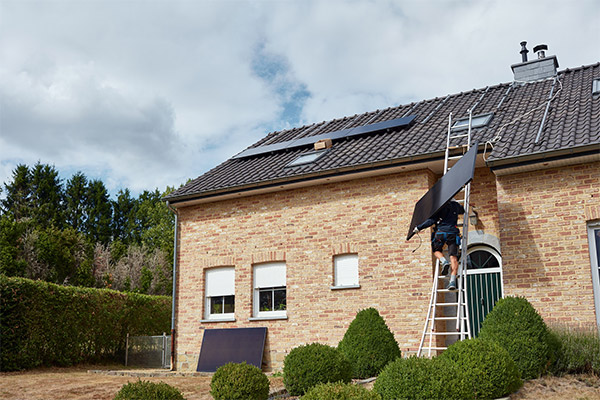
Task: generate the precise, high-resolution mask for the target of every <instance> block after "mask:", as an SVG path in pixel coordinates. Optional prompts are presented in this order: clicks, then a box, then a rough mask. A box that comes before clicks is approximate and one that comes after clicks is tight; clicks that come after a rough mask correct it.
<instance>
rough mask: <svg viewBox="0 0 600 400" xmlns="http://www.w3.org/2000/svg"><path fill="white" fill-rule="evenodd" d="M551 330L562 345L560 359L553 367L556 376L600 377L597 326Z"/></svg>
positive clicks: (599, 344) (599, 340) (559, 326)
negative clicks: (586, 375)
mask: <svg viewBox="0 0 600 400" xmlns="http://www.w3.org/2000/svg"><path fill="white" fill-rule="evenodd" d="M550 330H551V332H552V334H553V335H554V336H555V337H556V338H557V339H558V342H559V343H560V349H559V351H558V358H557V360H556V362H555V364H554V365H553V367H552V372H553V373H554V374H555V375H559V376H561V375H565V374H590V373H591V374H595V375H597V376H600V337H599V336H598V330H597V329H596V327H595V326H593V327H577V328H569V327H566V326H561V325H555V326H551V327H550Z"/></svg>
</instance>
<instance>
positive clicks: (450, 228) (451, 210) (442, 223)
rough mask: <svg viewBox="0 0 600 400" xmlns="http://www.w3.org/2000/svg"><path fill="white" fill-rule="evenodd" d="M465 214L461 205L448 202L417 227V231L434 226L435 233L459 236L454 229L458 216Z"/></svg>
mask: <svg viewBox="0 0 600 400" xmlns="http://www.w3.org/2000/svg"><path fill="white" fill-rule="evenodd" d="M464 213H465V209H464V207H463V206H462V205H460V204H459V203H458V202H456V201H454V200H450V201H449V202H448V203H446V204H445V205H444V206H443V207H442V208H440V210H439V211H438V212H437V213H435V214H434V215H433V216H432V217H431V218H429V219H426V220H425V221H424V222H423V223H422V224H420V225H418V226H417V228H418V229H419V230H423V229H425V228H428V227H430V226H431V225H434V224H436V225H437V226H436V232H446V233H454V234H459V233H460V231H459V230H458V228H457V227H456V224H457V223H458V216H459V215H461V214H464Z"/></svg>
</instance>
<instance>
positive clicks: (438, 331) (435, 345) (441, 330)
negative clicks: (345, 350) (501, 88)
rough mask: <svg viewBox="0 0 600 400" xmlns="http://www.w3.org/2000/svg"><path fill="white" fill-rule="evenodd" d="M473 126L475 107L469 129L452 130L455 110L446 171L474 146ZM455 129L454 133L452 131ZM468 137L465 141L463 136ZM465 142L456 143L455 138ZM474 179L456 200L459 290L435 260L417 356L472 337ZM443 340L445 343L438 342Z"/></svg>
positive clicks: (446, 157) (450, 119) (450, 118)
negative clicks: (470, 290)
mask: <svg viewBox="0 0 600 400" xmlns="http://www.w3.org/2000/svg"><path fill="white" fill-rule="evenodd" d="M471 128H472V110H469V125H468V128H467V132H466V133H456V132H453V131H452V113H450V115H449V116H448V135H447V138H446V152H445V156H444V175H445V174H446V173H447V172H448V171H449V170H450V167H449V162H451V161H453V160H458V159H460V158H461V157H462V154H464V153H466V152H467V151H468V150H469V148H470V147H471ZM453 133H454V134H453ZM465 138H466V144H465V143H464V139H465ZM458 139H460V142H463V143H462V144H459V145H456V144H454V143H455V142H457V141H459V140H458ZM460 150H462V154H461V155H452V156H451V155H450V154H451V153H453V152H455V151H460ZM470 191H471V183H470V182H469V183H467V184H466V185H464V186H463V187H462V189H461V191H460V192H459V194H458V195H457V196H456V197H459V196H460V194H461V193H462V196H463V198H462V199H460V200H457V201H458V202H459V203H461V202H462V204H463V207H464V209H465V213H464V215H463V220H462V240H461V242H460V256H461V257H460V260H459V264H458V276H457V280H458V282H457V283H458V290H452V291H451V290H448V289H446V288H445V282H444V281H445V278H446V277H444V276H441V275H440V261H439V260H437V261H436V264H435V274H434V277H433V285H432V288H431V299H430V301H429V307H428V309H427V318H426V320H425V326H424V328H423V335H422V336H421V343H420V344H419V351H418V352H417V356H418V357H421V356H422V355H424V351H427V357H431V356H433V355H437V353H438V352H440V351H443V350H446V349H447V348H448V341H449V340H451V339H452V338H453V337H456V338H457V340H464V339H470V338H471V326H470V322H469V307H468V302H467V274H466V271H467V245H468V242H469V240H468V239H469V212H470V207H469V195H470ZM442 340H443V342H444V343H443V345H440V344H439V342H440V341H442Z"/></svg>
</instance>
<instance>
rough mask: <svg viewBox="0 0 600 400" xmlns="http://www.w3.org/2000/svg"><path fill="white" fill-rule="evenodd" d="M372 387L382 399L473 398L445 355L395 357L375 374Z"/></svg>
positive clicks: (459, 370) (460, 373)
mask: <svg viewBox="0 0 600 400" xmlns="http://www.w3.org/2000/svg"><path fill="white" fill-rule="evenodd" d="M373 391H375V392H376V393H378V394H379V395H380V396H381V398H382V399H383V400H397V399H419V400H420V399H461V400H469V399H475V394H474V392H473V390H472V388H471V386H470V385H469V382H468V380H467V379H466V378H465V376H464V375H463V373H462V370H461V369H460V368H458V367H457V365H456V363H454V362H453V361H451V360H449V359H447V358H438V357H436V358H419V357H416V356H412V357H409V358H398V359H396V360H395V361H392V362H391V363H389V364H388V365H387V366H386V367H385V368H384V369H383V371H381V374H379V376H378V377H377V380H376V381H375V385H374V386H373Z"/></svg>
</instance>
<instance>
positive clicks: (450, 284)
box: [446, 281, 456, 290]
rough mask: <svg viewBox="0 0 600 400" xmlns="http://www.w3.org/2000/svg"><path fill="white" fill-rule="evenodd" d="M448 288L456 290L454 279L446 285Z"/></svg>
mask: <svg viewBox="0 0 600 400" xmlns="http://www.w3.org/2000/svg"><path fill="white" fill-rule="evenodd" d="M446 289H448V290H456V281H450V283H449V284H448V286H447V287H446Z"/></svg>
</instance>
